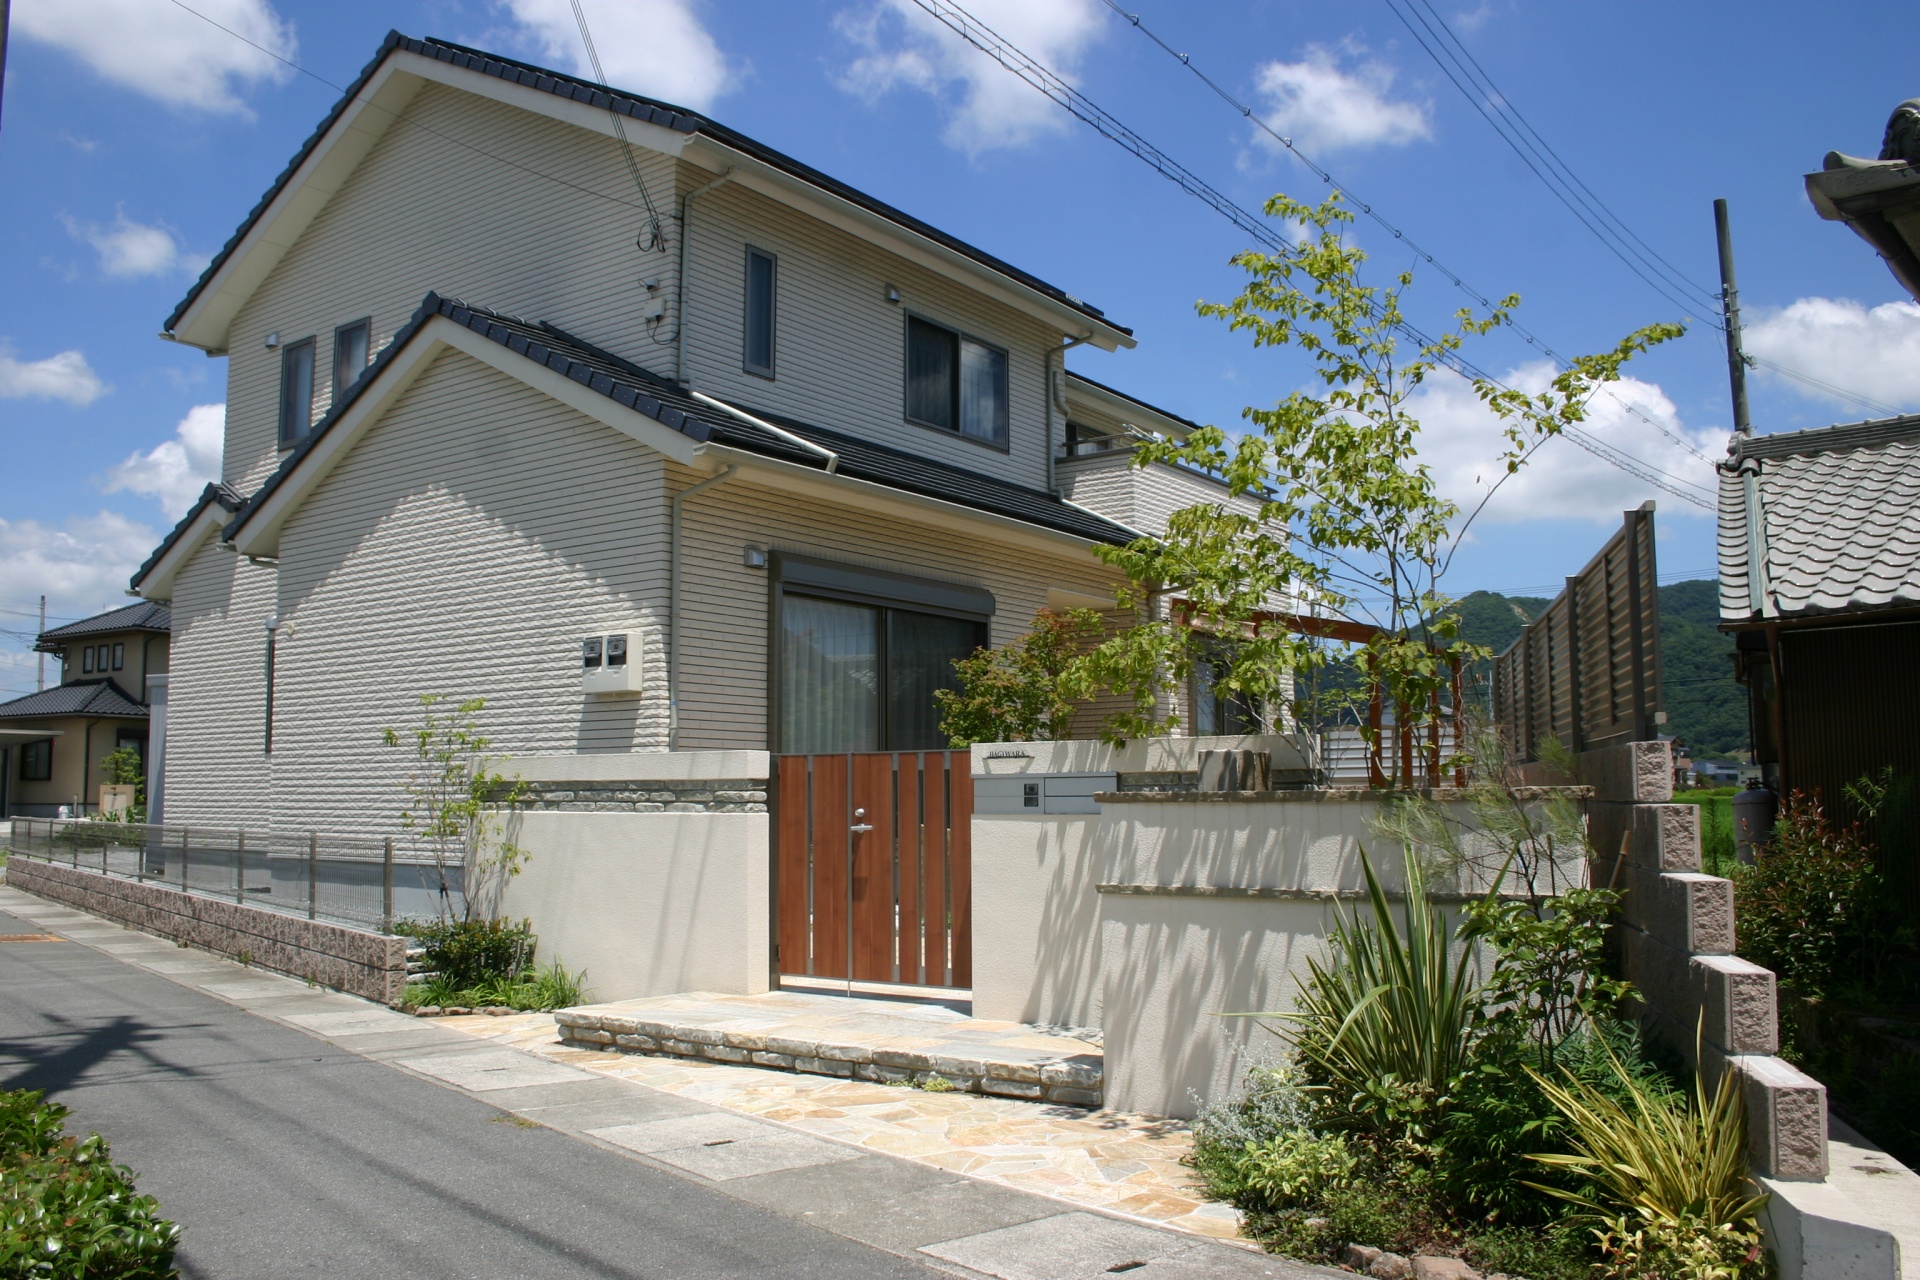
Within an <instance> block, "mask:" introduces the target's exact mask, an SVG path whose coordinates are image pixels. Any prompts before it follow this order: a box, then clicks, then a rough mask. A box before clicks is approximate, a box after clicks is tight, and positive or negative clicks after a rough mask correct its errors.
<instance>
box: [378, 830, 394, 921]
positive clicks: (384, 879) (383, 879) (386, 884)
mask: <svg viewBox="0 0 1920 1280" xmlns="http://www.w3.org/2000/svg"><path fill="white" fill-rule="evenodd" d="M380 932H382V933H391V932H393V837H392V836H388V837H387V843H386V847H385V848H384V849H383V850H382V851H381V854H380Z"/></svg>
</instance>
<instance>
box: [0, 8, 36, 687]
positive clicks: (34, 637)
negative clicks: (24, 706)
mask: <svg viewBox="0 0 1920 1280" xmlns="http://www.w3.org/2000/svg"><path fill="white" fill-rule="evenodd" d="M6 2H7V0H0V5H3V4H5V3H6ZM46 631H47V598H46V597H45V596H41V597H40V630H38V631H36V632H34V633H33V645H34V648H35V649H38V648H39V647H40V637H41V636H43V635H45V634H46ZM35 656H37V657H38V658H39V659H40V675H39V677H38V678H37V679H36V680H35V681H34V685H33V690H34V692H35V693H45V692H46V691H47V655H46V654H44V653H39V654H36V655H35Z"/></svg>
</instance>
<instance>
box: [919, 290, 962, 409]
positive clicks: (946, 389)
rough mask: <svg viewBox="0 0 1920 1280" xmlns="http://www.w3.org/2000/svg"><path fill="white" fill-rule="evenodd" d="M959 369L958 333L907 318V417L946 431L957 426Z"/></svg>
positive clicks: (920, 320)
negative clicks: (955, 407) (955, 402)
mask: <svg viewBox="0 0 1920 1280" xmlns="http://www.w3.org/2000/svg"><path fill="white" fill-rule="evenodd" d="M959 372H960V352H959V343H958V335H957V334H955V333H954V332H953V331H952V330H950V329H942V328H941V327H940V326H939V325H936V324H928V323H927V322H926V321H925V320H922V319H920V318H919V317H918V316H909V317H908V318H907V417H908V418H910V419H912V420H913V421H915V422H918V423H921V424H923V425H925V426H929V427H939V428H940V429H941V430H943V431H952V430H953V429H954V426H955V424H954V420H953V419H954V403H953V402H954V400H955V399H956V398H957V397H956V395H955V391H956V385H955V384H956V382H957V381H958V377H959Z"/></svg>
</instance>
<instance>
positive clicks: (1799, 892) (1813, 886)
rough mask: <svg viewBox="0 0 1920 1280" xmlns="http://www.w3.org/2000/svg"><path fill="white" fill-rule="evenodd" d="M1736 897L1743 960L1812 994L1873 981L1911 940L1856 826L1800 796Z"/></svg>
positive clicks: (1740, 880)
mask: <svg viewBox="0 0 1920 1280" xmlns="http://www.w3.org/2000/svg"><path fill="white" fill-rule="evenodd" d="M1734 901H1735V908H1736V910H1735V916H1736V920H1737V928H1738V930H1739V951H1740V954H1741V956H1742V957H1744V958H1745V959H1748V960H1751V961H1753V962H1754V963H1755V964H1759V965H1764V966H1766V967H1767V968H1769V969H1772V970H1773V971H1774V972H1775V973H1776V974H1778V975H1780V980H1781V981H1782V982H1784V983H1787V984H1788V985H1790V986H1792V987H1793V988H1795V989H1796V990H1798V991H1800V992H1801V993H1803V994H1806V995H1824V994H1826V993H1828V992H1830V991H1832V990H1833V989H1834V988H1835V987H1836V986H1839V985H1842V984H1845V983H1852V982H1859V981H1864V980H1869V979H1871V978H1872V977H1873V976H1874V975H1875V974H1877V972H1878V970H1879V968H1880V966H1881V964H1882V963H1883V962H1884V960H1885V959H1886V958H1887V956H1888V955H1889V954H1891V953H1892V952H1894V951H1895V950H1896V949H1897V944H1898V943H1899V942H1901V941H1906V940H1909V939H1906V938H1904V937H1903V934H1904V933H1905V931H1904V930H1902V929H1901V927H1900V926H1899V924H1898V923H1897V922H1896V921H1895V920H1894V919H1893V918H1892V916H1891V913H1890V911H1889V907H1888V902H1889V895H1888V894H1887V893H1886V887H1885V885H1884V883H1883V882H1882V879H1881V876H1880V873H1879V871H1878V870H1877V869H1876V868H1875V866H1874V858H1873V847H1872V846H1871V845H1869V844H1867V843H1866V842H1865V841H1864V840H1863V839H1862V838H1861V835H1860V829H1859V827H1858V826H1848V827H1843V828H1842V827H1835V826H1833V825H1831V824H1829V823H1828V822H1827V819H1826V814H1825V811H1824V810H1823V809H1822V807H1821V805H1820V802H1819V801H1818V800H1817V799H1815V798H1813V797H1810V796H1808V795H1806V794H1804V793H1802V792H1795V793H1794V794H1793V796H1792V797H1790V798H1789V799H1788V800H1787V803H1786V805H1785V807H1784V808H1783V810H1782V812H1781V814H1780V820H1779V821H1778V822H1777V823H1775V824H1774V828H1773V837H1772V839H1771V840H1770V841H1769V842H1768V845H1767V851H1766V852H1765V853H1764V854H1762V855H1761V856H1760V858H1759V859H1758V860H1757V861H1756V862H1755V863H1754V865H1753V866H1751V867H1743V868H1741V870H1740V872H1739V874H1738V875H1737V876H1736V878H1735V879H1734Z"/></svg>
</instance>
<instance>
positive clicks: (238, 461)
mask: <svg viewBox="0 0 1920 1280" xmlns="http://www.w3.org/2000/svg"><path fill="white" fill-rule="evenodd" d="M416 125H417V126H418V127H415V126H416ZM450 138H451V139H456V140H457V141H448V139H450ZM460 143H467V144H470V145H468V146H462V145H460ZM473 147H478V148H480V149H481V150H482V151H484V152H486V153H487V154H485V155H482V154H480V153H479V152H478V151H475V150H473V149H472V148H473ZM636 155H637V156H638V158H639V160H640V163H641V172H642V174H643V175H644V176H645V177H646V179H647V182H648V184H649V190H650V191H651V193H652V195H653V201H654V205H655V207H656V208H658V209H659V210H660V213H661V216H662V217H663V219H666V231H667V234H668V236H669V237H670V239H671V237H673V236H675V235H676V234H677V232H676V230H675V228H674V226H673V224H672V221H671V218H672V214H673V212H674V198H673V190H674V182H675V177H674V169H675V167H676V162H674V161H672V160H669V159H667V158H665V157H663V156H660V155H658V154H656V153H654V152H650V151H647V150H645V149H642V148H636ZM490 157H497V158H490ZM516 165H521V166H526V168H529V169H532V170H535V171H536V172H537V173H538V174H544V175H551V177H552V178H558V179H562V180H564V181H565V182H567V183H571V184H573V187H578V188H585V189H586V190H587V191H590V192H598V193H601V196H603V197H604V198H597V197H596V196H593V195H588V194H584V193H583V192H582V191H580V190H576V189H573V188H570V187H567V186H562V185H560V183H558V182H554V181H551V180H549V178H547V177H540V176H536V174H535V173H529V172H526V170H525V169H521V168H515V167H514V166H516ZM638 201H639V196H638V194H637V193H636V192H635V191H634V188H633V180H632V179H631V178H630V177H628V175H627V170H626V165H625V164H624V162H623V161H622V160H621V158H620V152H619V150H618V147H617V144H616V143H615V142H614V141H613V140H612V139H609V138H606V137H603V136H601V135H599V134H593V133H588V132H587V131H585V130H582V129H577V128H574V127H573V126H571V125H566V124H562V123H560V122H558V121H555V120H550V119H548V118H546V117H544V116H538V115H535V114H533V113H531V112H528V111H522V110H519V109H518V108H514V107H508V106H505V105H503V104H500V103H496V102H492V101H489V100H487V99H485V98H480V97H476V96H474V95H472V94H469V93H464V92H462V91H460V90H457V89H450V88H446V87H444V86H440V85H428V86H426V87H425V88H423V89H422V90H421V91H420V92H419V94H418V95H416V96H415V97H414V99H413V100H412V102H410V103H409V104H408V105H407V108H406V111H405V118H404V119H403V120H401V121H398V122H396V123H394V124H393V125H392V127H390V128H389V129H388V130H387V133H386V135H385V136H384V137H383V138H381V140H380V141H379V143H378V144H376V145H375V147H374V148H373V150H372V151H371V152H370V153H369V154H368V156H367V157H366V159H365V160H364V161H362V162H361V164H360V166H359V167H358V168H357V169H355V170H354V172H353V174H352V176H351V177H349V178H348V180H347V181H346V182H345V183H344V184H343V185H342V187H341V189H340V190H339V191H338V192H337V193H335V195H334V196H333V198H332V199H331V200H330V201H329V202H328V204H327V206H326V208H325V209H323V210H322V211H321V212H320V214H319V216H318V217H316V218H315V219H314V221H313V223H312V225H310V226H309V227H308V228H307V230H306V231H305V233H304V234H303V235H302V236H301V237H300V240H299V242H298V243H297V244H295V245H294V246H293V248H292V249H290V250H289V251H288V253H287V255H286V257H285V258H283V259H282V260H281V261H280V263H279V264H278V265H277V266H276V267H275V268H274V270H273V271H272V273H271V274H269V275H268V277H267V279H266V281H265V282H264V283H263V284H262V285H261V286H260V288H259V289H257V290H256V291H255V292H254V294H253V296H252V297H251V298H249V299H248V300H247V303H246V305H245V306H243V307H242V308H241V309H240V313H239V315H238V316H236V317H235V320H234V325H233V334H232V342H231V353H232V354H231V356H230V357H229V369H228V391H227V448H226V466H225V468H224V470H223V473H222V474H223V478H224V479H225V480H226V481H227V483H229V484H232V485H235V486H236V487H238V488H239V489H240V490H241V491H242V492H251V491H252V490H253V489H254V488H255V487H256V486H257V485H258V484H259V483H260V481H261V480H262V479H264V478H265V476H266V474H267V473H268V472H269V471H271V470H272V469H273V466H274V464H275V462H276V461H277V459H278V456H279V455H278V445H277V441H276V436H275V433H276V431H277V416H276V415H277V405H278V396H279V378H280V353H279V352H278V351H268V350H266V349H264V348H263V347H262V345H261V343H262V340H263V338H264V336H265V335H266V334H267V333H269V332H277V333H279V335H280V337H281V340H282V342H291V341H294V340H297V339H299V338H304V337H307V336H309V335H312V336H314V337H315V338H316V339H317V341H316V344H315V346H316V352H315V361H314V364H315V368H314V412H315V415H316V417H317V415H318V414H320V413H322V412H324V411H325V409H326V406H327V405H328V403H329V402H330V400H331V395H332V389H331V387H330V386H329V382H330V379H331V376H332V369H333V330H334V327H335V326H336V325H340V324H345V323H348V322H350V321H353V320H357V319H359V318H360V317H362V316H371V317H372V318H373V334H374V343H373V345H374V348H375V349H376V350H378V349H379V347H380V346H382V345H384V344H385V343H386V341H387V340H388V339H389V338H390V337H391V336H392V334H393V332H394V330H396V329H398V328H399V327H400V326H401V325H403V324H405V323H406V321H407V318H408V317H409V316H411V315H412V314H413V311H414V308H416V307H418V306H419V305H420V299H421V298H422V297H424V296H425V295H426V293H427V291H428V290H430V289H431V290H437V291H438V292H440V293H441V294H444V295H446V296H449V297H458V298H462V299H464V300H466V301H469V302H475V303H478V304H480V305H482V306H486V307H492V308H493V309H495V310H497V311H505V312H509V313H512V314H516V315H523V316H526V317H527V318H529V319H534V320H549V321H552V322H553V323H554V324H557V325H560V326H561V327H563V328H565V329H567V330H568V331H569V332H572V333H575V334H578V335H579V336H580V337H583V338H586V339H588V340H589V341H593V342H597V343H599V344H600V345H602V346H605V347H609V348H611V349H613V350H616V351H618V352H619V353H620V354H622V355H624V356H626V357H628V358H629V359H632V360H635V361H638V362H640V363H642V364H645V365H647V366H649V367H651V368H654V369H656V370H657V371H659V372H662V373H666V374H669V375H670V374H671V373H672V372H673V359H672V352H673V348H672V346H671V345H658V344H656V343H655V342H654V341H653V340H652V339H651V338H650V337H649V336H648V334H649V331H648V326H647V324H646V322H645V321H644V320H643V319H642V318H641V314H640V310H641V307H642V306H643V305H644V302H645V298H646V296H647V291H646V289H645V287H644V285H643V282H644V281H646V280H649V279H657V280H659V281H661V282H662V287H663V288H664V289H668V290H670V289H671V287H672V284H673V280H674V261H675V258H674V255H673V254H671V253H659V252H652V253H641V252H640V251H639V250H637V249H636V248H635V247H634V241H635V238H636V236H637V235H638V233H639V231H640V228H641V224H642V218H643V213H642V211H641V210H640V209H639V208H638V207H636V206H637V205H638ZM656 328H658V329H659V330H660V331H661V333H660V336H661V337H663V338H670V337H671V336H672V335H671V328H672V320H671V318H669V319H668V320H666V321H664V322H662V323H661V324H660V325H658V326H656Z"/></svg>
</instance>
